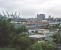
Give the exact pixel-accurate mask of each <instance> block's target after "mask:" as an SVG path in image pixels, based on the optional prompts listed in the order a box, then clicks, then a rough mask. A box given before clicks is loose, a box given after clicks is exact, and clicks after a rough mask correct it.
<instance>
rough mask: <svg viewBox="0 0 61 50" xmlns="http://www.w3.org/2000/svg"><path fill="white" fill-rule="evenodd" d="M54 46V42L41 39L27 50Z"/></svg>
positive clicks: (48, 48) (48, 49)
mask: <svg viewBox="0 0 61 50" xmlns="http://www.w3.org/2000/svg"><path fill="white" fill-rule="evenodd" d="M54 49H55V46H54V43H51V42H48V41H41V42H39V43H38V42H37V43H35V44H33V45H32V46H31V47H30V48H29V50H54Z"/></svg>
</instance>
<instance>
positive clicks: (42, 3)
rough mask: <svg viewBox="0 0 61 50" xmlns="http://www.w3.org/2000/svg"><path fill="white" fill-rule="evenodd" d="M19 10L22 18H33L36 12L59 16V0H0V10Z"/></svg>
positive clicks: (60, 4) (60, 14) (60, 10)
mask: <svg viewBox="0 0 61 50" xmlns="http://www.w3.org/2000/svg"><path fill="white" fill-rule="evenodd" d="M3 10H4V11H8V12H9V13H10V12H15V11H16V12H20V17H22V18H34V17H36V16H37V14H40V13H41V14H46V16H48V15H51V16H52V17H57V18H60V17H61V0H0V12H2V11H3Z"/></svg>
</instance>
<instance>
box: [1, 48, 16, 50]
mask: <svg viewBox="0 0 61 50" xmlns="http://www.w3.org/2000/svg"><path fill="white" fill-rule="evenodd" d="M0 50H16V49H15V48H0Z"/></svg>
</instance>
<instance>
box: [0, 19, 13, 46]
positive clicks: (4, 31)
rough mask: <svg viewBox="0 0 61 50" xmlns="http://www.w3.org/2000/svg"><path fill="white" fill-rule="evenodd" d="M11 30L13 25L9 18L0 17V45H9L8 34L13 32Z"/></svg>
mask: <svg viewBox="0 0 61 50" xmlns="http://www.w3.org/2000/svg"><path fill="white" fill-rule="evenodd" d="M13 30H14V25H13V24H11V23H10V20H9V19H0V47H7V46H8V45H9V43H10V42H9V41H10V36H11V35H13V34H14V31H13ZM12 33H13V34H12Z"/></svg>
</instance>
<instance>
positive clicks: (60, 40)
mask: <svg viewBox="0 0 61 50" xmlns="http://www.w3.org/2000/svg"><path fill="white" fill-rule="evenodd" d="M52 38H53V42H55V43H56V44H61V35H60V33H55V34H54V35H53V36H52Z"/></svg>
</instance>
